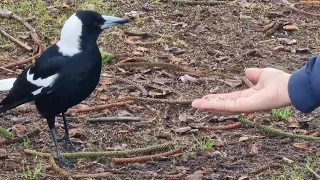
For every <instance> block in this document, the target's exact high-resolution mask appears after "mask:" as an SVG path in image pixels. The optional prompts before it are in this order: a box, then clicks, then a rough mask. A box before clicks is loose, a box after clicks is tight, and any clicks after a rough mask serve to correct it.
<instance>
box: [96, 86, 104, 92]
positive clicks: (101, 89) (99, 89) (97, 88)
mask: <svg viewBox="0 0 320 180" xmlns="http://www.w3.org/2000/svg"><path fill="white" fill-rule="evenodd" d="M96 90H97V91H99V92H101V91H103V90H104V89H103V88H102V87H96Z"/></svg>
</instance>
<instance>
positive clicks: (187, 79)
mask: <svg viewBox="0 0 320 180" xmlns="http://www.w3.org/2000/svg"><path fill="white" fill-rule="evenodd" d="M179 79H180V80H181V81H182V82H183V83H186V82H188V81H191V82H195V81H197V79H196V78H195V77H192V76H190V75H188V74H185V75H183V76H180V78H179Z"/></svg>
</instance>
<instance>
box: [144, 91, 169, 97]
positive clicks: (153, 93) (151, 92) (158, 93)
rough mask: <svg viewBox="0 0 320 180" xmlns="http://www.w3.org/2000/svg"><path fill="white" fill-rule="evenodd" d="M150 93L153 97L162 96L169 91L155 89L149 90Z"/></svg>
mask: <svg viewBox="0 0 320 180" xmlns="http://www.w3.org/2000/svg"><path fill="white" fill-rule="evenodd" d="M148 94H149V96H152V97H161V96H164V95H166V94H167V93H166V92H165V91H162V92H158V91H155V90H150V91H149V92H148Z"/></svg>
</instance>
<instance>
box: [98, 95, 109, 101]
mask: <svg viewBox="0 0 320 180" xmlns="http://www.w3.org/2000/svg"><path fill="white" fill-rule="evenodd" d="M99 99H100V100H102V101H106V100H108V96H106V95H101V96H100V97H99Z"/></svg>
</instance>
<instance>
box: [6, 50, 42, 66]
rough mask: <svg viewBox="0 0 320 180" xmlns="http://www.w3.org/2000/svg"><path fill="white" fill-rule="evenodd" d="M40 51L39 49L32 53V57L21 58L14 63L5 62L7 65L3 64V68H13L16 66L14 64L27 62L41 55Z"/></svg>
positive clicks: (18, 64)
mask: <svg viewBox="0 0 320 180" xmlns="http://www.w3.org/2000/svg"><path fill="white" fill-rule="evenodd" d="M41 53H42V51H40V50H39V52H38V53H37V54H36V55H34V56H32V57H30V58H28V59H25V60H21V61H17V62H14V63H10V64H7V65H5V66H3V68H13V67H16V66H20V65H23V64H27V63H29V62H31V61H32V60H35V59H37V58H38V57H39V56H40V55H41Z"/></svg>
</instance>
